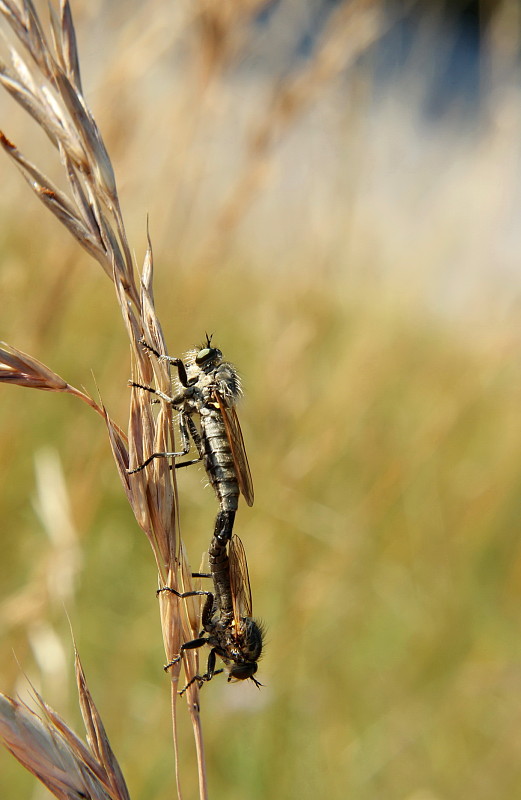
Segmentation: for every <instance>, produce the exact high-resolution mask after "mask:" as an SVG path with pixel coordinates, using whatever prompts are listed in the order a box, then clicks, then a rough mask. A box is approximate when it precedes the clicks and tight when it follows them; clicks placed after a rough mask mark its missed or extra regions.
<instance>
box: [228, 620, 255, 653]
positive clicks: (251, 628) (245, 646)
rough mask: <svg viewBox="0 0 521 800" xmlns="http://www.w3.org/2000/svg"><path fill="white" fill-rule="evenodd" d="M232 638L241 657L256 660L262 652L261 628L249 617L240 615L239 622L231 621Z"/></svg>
mask: <svg viewBox="0 0 521 800" xmlns="http://www.w3.org/2000/svg"><path fill="white" fill-rule="evenodd" d="M232 630H233V638H234V640H235V643H236V645H237V647H238V648H239V652H240V654H241V656H242V658H245V659H247V660H249V661H257V660H258V659H259V658H260V655H261V653H262V630H261V629H260V627H259V625H258V624H257V623H256V622H255V620H254V619H251V617H241V619H240V621H239V624H238V625H236V624H235V622H233V623H232Z"/></svg>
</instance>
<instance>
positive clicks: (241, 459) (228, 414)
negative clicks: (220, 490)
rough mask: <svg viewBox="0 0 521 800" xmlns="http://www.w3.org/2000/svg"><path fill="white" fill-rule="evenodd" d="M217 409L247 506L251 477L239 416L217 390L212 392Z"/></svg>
mask: <svg viewBox="0 0 521 800" xmlns="http://www.w3.org/2000/svg"><path fill="white" fill-rule="evenodd" d="M214 394H215V398H216V400H217V403H218V404H219V410H220V412H221V414H222V418H223V422H224V428H225V430H226V437H227V439H228V443H229V445H230V449H231V451H232V458H233V464H234V466H235V474H236V475H237V482H238V484H239V489H240V490H241V494H242V495H243V497H244V499H245V500H246V502H247V504H248V505H249V506H252V505H253V481H252V479H251V472H250V466H249V464H248V458H247V456H246V449H245V447H244V439H243V438H242V431H241V426H240V425H239V418H238V417H237V413H236V411H235V409H234V408H228V406H227V405H226V404H225V403H224V401H223V399H222V397H221V396H220V394H219V392H214Z"/></svg>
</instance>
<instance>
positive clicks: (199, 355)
mask: <svg viewBox="0 0 521 800" xmlns="http://www.w3.org/2000/svg"><path fill="white" fill-rule="evenodd" d="M142 344H143V346H144V347H146V348H147V350H150V351H151V352H152V353H153V354H154V355H155V356H156V357H157V358H158V359H160V360H161V361H167V362H168V363H169V364H173V365H174V366H175V367H176V368H177V374H178V382H177V383H178V385H177V389H178V391H177V393H176V394H174V396H173V397H169V396H168V395H166V394H164V393H163V392H160V391H158V390H157V389H153V388H152V387H151V386H143V385H142V384H140V383H134V382H130V385H131V386H136V387H138V388H140V389H145V390H146V391H147V392H151V393H152V394H155V395H157V396H158V397H160V398H162V399H163V400H166V401H167V402H169V403H171V404H172V406H173V407H174V408H175V409H177V410H178V411H179V428H180V432H181V439H182V444H183V449H182V450H181V452H179V453H152V455H150V456H149V457H148V458H147V459H146V460H145V461H144V462H143V463H142V464H140V465H139V467H136V468H135V469H132V470H129V473H133V472H138V471H139V470H141V469H144V467H146V466H147V464H150V462H151V461H152V460H153V459H154V458H163V457H179V456H185V455H187V454H188V453H189V451H190V439H191V440H192V441H193V443H194V445H195V447H196V449H197V452H198V458H196V459H192V460H191V461H185V462H181V463H178V464H176V465H175V466H176V467H186V466H189V465H190V464H195V463H197V462H198V461H203V462H204V466H205V469H206V472H207V474H208V478H209V480H210V483H211V484H212V486H213V488H214V490H215V493H216V495H217V498H218V500H219V506H220V511H219V513H218V515H217V519H216V523H215V533H216V535H218V536H219V538H223V539H229V538H230V537H231V535H232V529H233V522H234V519H235V513H236V511H237V504H238V498H239V491H240V492H241V494H242V495H243V496H244V499H245V500H246V502H247V504H248V505H249V506H251V505H253V484H252V479H251V474H250V468H249V466H248V459H247V457H246V451H245V449H244V440H243V437H242V432H241V427H240V425H239V420H238V418H237V413H236V411H235V404H236V403H237V401H238V400H239V399H240V397H241V395H242V389H241V381H240V378H239V375H238V374H237V371H236V369H235V367H234V366H233V365H232V364H230V363H229V362H227V361H223V357H222V353H221V351H220V350H219V349H218V348H217V347H212V344H211V337H210V336H208V335H207V336H206V342H205V344H204V345H203V346H202V347H201V348H198V349H194V350H190V351H189V352H188V353H186V355H185V357H184V360H182V359H180V358H172V357H170V356H167V355H162V354H161V353H158V352H157V350H154V348H152V347H150V345H148V344H146V342H144V341H142ZM195 415H197V416H198V417H199V424H200V430H198V429H197V427H196V425H195V422H194V420H193V417H194V416H195Z"/></svg>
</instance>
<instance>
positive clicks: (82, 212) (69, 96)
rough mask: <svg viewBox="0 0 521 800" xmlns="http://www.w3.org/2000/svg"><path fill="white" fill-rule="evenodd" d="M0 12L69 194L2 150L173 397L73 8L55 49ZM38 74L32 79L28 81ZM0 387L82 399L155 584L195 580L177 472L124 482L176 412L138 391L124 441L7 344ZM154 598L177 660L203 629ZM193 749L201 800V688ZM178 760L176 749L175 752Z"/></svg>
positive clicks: (192, 661)
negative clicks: (104, 443)
mask: <svg viewBox="0 0 521 800" xmlns="http://www.w3.org/2000/svg"><path fill="white" fill-rule="evenodd" d="M0 13H2V14H3V16H4V18H5V19H6V20H7V22H8V23H9V25H10V26H11V28H12V30H13V32H14V34H15V36H16V39H17V40H18V44H19V46H20V47H21V50H22V52H23V53H24V55H23V56H22V55H21V54H20V52H18V51H17V50H16V49H15V48H14V47H13V46H10V48H9V49H10V55H11V66H10V68H8V67H7V66H6V65H5V64H3V63H0V82H1V83H2V85H3V86H4V88H5V89H6V90H7V91H8V92H9V93H10V94H11V95H12V96H13V97H14V99H15V100H16V101H17V102H18V103H19V104H20V105H21V106H22V107H23V108H24V109H25V110H26V111H27V112H28V114H30V116H32V117H33V119H34V120H35V121H36V122H37V124H38V125H39V126H40V127H41V128H42V129H43V130H44V131H45V133H46V134H47V136H48V138H49V139H50V141H51V143H52V144H53V145H54V146H55V148H56V149H57V151H58V153H59V155H60V159H61V161H62V164H63V167H64V169H65V173H66V177H67V180H68V184H69V187H70V196H67V195H66V194H64V193H63V192H62V191H60V190H59V189H58V188H57V187H56V186H54V185H53V183H52V182H51V181H50V180H49V179H48V178H47V177H46V176H45V175H44V174H43V173H42V172H41V171H40V170H39V169H38V168H37V167H36V166H35V165H34V164H32V163H31V162H30V161H29V160H28V159H27V158H26V157H25V156H24V155H22V154H21V153H20V151H19V150H18V148H17V147H16V146H15V145H14V144H13V143H12V142H10V141H9V139H8V138H7V137H6V136H5V135H4V134H3V133H2V132H0V144H1V145H2V146H3V148H4V150H5V151H6V153H7V154H8V156H9V157H10V158H11V159H12V160H13V161H14V162H15V164H16V165H17V167H18V168H19V169H20V171H21V172H22V175H23V176H24V178H25V179H26V180H27V182H28V183H29V185H30V187H31V188H32V189H33V191H34V192H35V193H36V195H37V196H38V197H39V198H40V200H41V201H42V202H43V203H44V205H46V206H47V207H48V208H49V209H50V210H51V211H52V212H53V214H54V215H55V216H56V217H57V218H58V219H59V220H60V221H61V222H62V223H63V224H64V225H65V227H66V228H67V229H68V230H69V231H70V232H71V233H72V235H73V236H74V237H75V238H76V240H77V241H78V242H79V243H80V244H81V245H82V247H84V248H85V249H86V250H87V252H89V253H90V254H91V255H92V256H93V257H94V258H95V259H96V260H97V261H98V262H99V263H100V264H101V266H102V268H103V269H104V271H105V272H106V274H107V275H108V276H109V277H110V278H111V279H112V280H113V281H114V285H115V288H116V296H117V299H118V302H119V305H120V309H121V312H122V315H123V320H124V323H125V326H126V329H127V332H128V335H129V339H130V346H131V360H132V379H133V380H134V381H136V382H138V383H149V382H150V381H151V380H152V379H153V378H155V381H156V384H157V386H158V388H160V389H161V390H162V391H163V392H166V393H168V392H169V391H170V377H169V373H168V369H167V367H166V365H165V364H164V362H161V363H159V362H157V361H154V363H153V364H151V362H150V359H149V358H148V355H145V354H144V352H143V348H142V347H141V345H140V339H141V338H142V337H144V338H145V340H146V341H147V342H148V343H149V344H151V345H153V346H154V348H156V349H158V350H160V351H161V352H164V353H166V352H167V349H166V344H165V341H164V338H163V334H162V331H161V326H160V324H159V321H158V319H157V316H156V313H155V309H154V300H153V293H152V278H153V260H152V248H151V245H150V241H149V244H148V249H147V253H146V257H145V263H144V267H143V274H142V279H141V284H140V290H138V288H137V282H136V279H135V270H134V264H133V261H132V256H131V250H130V247H129V244H128V240H127V236H126V233H125V227H124V223H123V218H122V215H121V211H120V204H119V198H118V194H117V188H116V181H115V177H114V172H113V169H112V165H111V162H110V159H109V156H108V153H107V151H106V148H105V146H104V143H103V140H102V137H101V134H100V132H99V130H98V128H97V125H96V123H95V120H94V118H93V116H92V114H91V112H90V111H89V109H88V107H87V105H86V103H85V100H84V98H83V94H82V88H81V78H80V69H79V58H78V53H77V49H76V38H75V34H74V27H73V24H72V17H71V12H70V7H69V3H68V2H67V0H61V2H60V15H59V17H57V16H56V15H55V14H54V13H52V14H51V21H52V44H51V43H50V41H49V39H48V38H47V37H46V36H45V33H44V28H43V25H42V24H41V22H40V19H39V17H38V15H37V13H36V10H35V9H34V7H33V5H32V3H31V2H30V0H20V2H18V3H15V2H12V0H7V2H5V1H3V2H0ZM33 73H34V75H33ZM1 357H2V358H3V367H2V368H1V370H2V371H1V372H0V380H3V381H5V382H11V383H17V384H18V385H22V386H27V387H29V388H38V389H45V390H48V391H61V392H68V393H70V394H73V395H75V396H77V397H80V399H82V400H84V401H85V402H87V403H88V404H89V405H90V406H91V407H92V408H94V409H95V410H96V411H97V412H98V413H101V414H102V415H103V416H104V419H105V421H106V425H107V429H108V433H109V438H110V443H111V447H112V451H113V455H114V458H115V461H116V465H117V467H118V471H119V474H120V477H121V480H122V483H123V486H124V488H125V491H126V494H127V498H128V500H129V502H130V505H131V506H132V509H133V511H134V514H135V516H136V520H137V522H138V524H139V525H140V527H141V528H142V529H143V531H144V532H145V534H146V535H147V538H148V539H149V541H150V544H151V546H152V550H153V553H154V557H155V560H156V564H157V567H158V573H159V583H160V585H169V586H172V587H174V588H176V587H179V588H181V590H187V589H189V588H191V574H190V569H189V566H188V562H187V559H186V554H185V551H184V549H183V548H182V547H181V545H180V540H179V532H178V512H177V490H176V484H175V470H173V469H171V468H170V464H169V463H168V462H167V461H166V459H156V460H155V461H154V463H153V465H151V466H150V467H149V468H148V469H147V470H143V471H141V472H139V473H136V474H134V475H131V476H129V475H128V474H127V469H128V467H129V465H130V464H136V463H139V461H140V460H142V459H143V454H145V453H149V452H153V451H155V450H173V449H175V447H174V441H173V426H172V410H171V407H170V406H169V405H168V404H161V407H160V409H159V413H158V414H157V416H156V415H154V414H153V413H152V409H151V404H150V400H149V398H148V397H146V396H145V393H144V392H139V391H136V390H135V389H134V390H133V391H132V396H131V407H130V422H129V431H128V439H127V437H125V436H124V434H123V433H122V432H121V430H120V429H119V428H118V427H117V425H115V423H114V422H113V421H112V420H111V419H110V417H109V416H108V414H107V413H106V411H105V409H104V408H101V407H100V406H98V405H97V404H96V403H95V402H94V401H93V400H92V399H91V398H89V397H88V395H86V394H84V393H83V392H80V391H79V390H77V389H75V388H74V387H72V386H70V385H69V384H68V383H67V382H66V381H64V380H63V379H62V378H60V377H59V376H58V375H56V374H55V373H54V372H52V370H49V369H48V368H47V367H45V366H44V365H43V364H41V363H40V362H39V361H37V360H36V359H34V358H32V357H30V356H27V355H26V354H24V353H21V352H20V351H17V350H15V349H14V348H11V347H9V346H6V347H5V348H4V350H3V351H2V353H1ZM164 595H165V596H162V597H161V599H160V608H161V621H162V629H163V639H164V644H165V653H166V657H167V659H168V661H170V660H171V658H172V657H173V656H174V655H176V654H177V653H179V649H180V645H181V643H182V642H183V641H186V640H190V639H193V638H194V637H195V636H196V635H197V633H198V628H199V622H198V612H197V606H196V604H195V603H194V602H191V601H189V602H185V601H181V602H180V601H179V599H178V598H176V597H175V596H174V595H172V594H171V593H164ZM183 662H184V668H185V672H186V677H187V679H188V680H189V679H190V678H191V677H193V676H194V675H195V674H197V666H198V657H197V653H196V652H195V651H191V652H190V654H189V655H188V657H187V658H186V659H183ZM179 671H180V665H179V666H176V667H175V668H174V669H172V670H171V678H172V711H173V727H174V740H175V738H176V725H175V701H176V697H177V692H176V690H177V683H178V680H179ZM187 700H188V707H189V710H190V714H191V718H192V724H193V728H194V736H195V741H196V748H197V752H198V756H199V773H200V791H201V797H205V796H206V779H205V775H204V763H203V747H202V734H201V727H200V719H199V714H198V708H199V705H198V687H197V682H195V683H194V684H192V687H191V688H190V690H189V691H188V692H187ZM176 756H177V746H176Z"/></svg>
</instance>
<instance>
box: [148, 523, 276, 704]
mask: <svg viewBox="0 0 521 800" xmlns="http://www.w3.org/2000/svg"><path fill="white" fill-rule="evenodd" d="M227 544H228V551H229V552H228V551H227ZM208 561H209V565H210V574H209V575H208V574H206V573H194V576H193V577H202V578H206V577H211V578H212V579H213V585H214V591H213V592H207V591H202V590H201V591H191V592H178V591H176V590H175V589H171V588H170V587H168V586H165V587H164V588H163V589H160V590H159V591H165V592H171V593H172V594H175V595H177V597H193V596H194V595H206V601H205V604H204V606H203V610H202V614H201V622H202V626H203V630H202V631H201V634H200V636H199V637H198V638H197V639H194V640H193V641H191V642H185V643H184V644H183V645H181V652H180V654H179V655H178V656H176V657H175V658H174V659H173V660H172V661H170V663H169V664H167V665H166V666H165V670H168V669H169V668H170V667H172V666H173V665H174V664H178V663H179V661H180V660H181V659H182V657H183V652H184V651H185V650H194V649H195V648H197V647H202V646H203V645H205V644H207V645H209V646H210V647H211V648H212V649H211V650H210V654H209V656H208V663H207V666H206V672H205V673H204V675H195V676H194V677H193V678H192V679H191V680H190V681H189V682H188V683H187V684H186V686H185V687H184V689H183V690H182V691H181V692H180V694H183V693H184V692H185V691H186V690H187V689H188V687H189V686H191V684H192V683H194V682H195V681H199V683H200V685H202V684H203V682H204V681H210V680H211V679H212V678H213V676H214V675H217V674H219V673H220V672H223V670H222V669H218V670H216V669H215V662H216V656H219V657H220V658H221V659H222V661H223V662H224V664H225V668H226V671H227V672H228V681H231V680H234V679H235V680H240V681H243V680H246V679H247V678H250V679H251V680H252V681H253V682H254V683H255V685H256V686H262V684H261V683H259V681H257V680H256V679H255V678H254V677H253V676H254V675H255V673H256V672H257V661H258V660H259V658H260V657H261V653H262V643H263V630H262V627H261V626H260V625H259V623H258V622H256V621H255V620H254V619H253V618H252V599H251V587H250V579H249V575H248V565H247V562H246V553H245V552H244V547H243V544H242V542H241V540H240V539H239V537H238V536H237V535H236V534H234V535H233V536H232V538H231V539H230V540H229V542H228V539H226V538H223V537H222V536H217V535H214V537H213V538H212V542H211V544H210V549H209V551H208ZM205 633H206V634H207V636H205V635H204V634H205Z"/></svg>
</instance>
